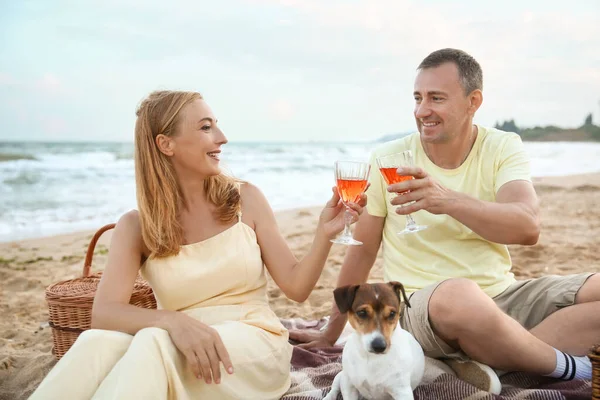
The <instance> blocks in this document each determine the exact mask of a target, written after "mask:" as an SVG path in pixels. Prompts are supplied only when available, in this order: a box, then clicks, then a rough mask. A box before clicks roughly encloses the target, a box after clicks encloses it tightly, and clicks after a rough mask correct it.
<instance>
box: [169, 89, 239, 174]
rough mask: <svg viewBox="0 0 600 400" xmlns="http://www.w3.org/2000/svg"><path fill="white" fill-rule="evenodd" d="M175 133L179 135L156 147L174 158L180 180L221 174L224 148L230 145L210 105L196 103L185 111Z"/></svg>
mask: <svg viewBox="0 0 600 400" xmlns="http://www.w3.org/2000/svg"><path fill="white" fill-rule="evenodd" d="M176 129H177V134H175V135H174V136H172V137H170V138H166V137H163V138H164V139H160V140H158V142H157V143H158V145H159V148H161V151H163V153H165V154H167V155H169V156H171V161H172V162H173V165H174V167H175V170H176V171H177V174H178V176H180V177H181V176H182V175H184V176H187V175H193V176H201V177H209V176H213V175H218V174H220V173H221V169H220V168H219V158H220V153H221V146H222V145H224V144H225V143H227V138H226V137H225V135H224V134H223V132H222V131H221V130H220V129H219V127H218V126H217V119H216V118H215V116H214V114H213V112H212V110H211V109H210V107H209V106H208V104H206V102H205V101H204V100H202V99H197V100H194V101H193V102H191V103H190V104H187V105H186V106H185V107H183V108H182V109H181V111H180V118H179V125H178V126H177V128H176ZM164 140H166V141H167V142H166V143H162V144H161V141H163V142H164ZM165 147H166V148H167V151H165Z"/></svg>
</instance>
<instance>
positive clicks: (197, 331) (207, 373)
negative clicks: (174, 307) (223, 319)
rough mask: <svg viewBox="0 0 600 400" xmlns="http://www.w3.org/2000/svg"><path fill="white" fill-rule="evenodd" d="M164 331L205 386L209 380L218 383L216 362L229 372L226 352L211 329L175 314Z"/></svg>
mask: <svg viewBox="0 0 600 400" xmlns="http://www.w3.org/2000/svg"><path fill="white" fill-rule="evenodd" d="M167 331H168V332H169V335H170V336H171V340H173V343H174V344H175V346H176V347H177V348H178V349H179V350H180V351H181V352H182V353H183V354H184V355H185V358H186V360H187V363H188V365H189V366H190V368H191V369H192V371H193V372H194V375H195V376H196V377H197V378H198V379H202V378H204V381H205V382H206V383H211V377H212V379H214V381H215V383H220V382H221V371H220V368H219V362H222V363H223V366H224V367H225V370H226V371H227V372H228V373H230V374H232V373H233V366H232V365H231V360H230V359H229V353H228V352H227V350H226V349H225V346H224V345H223V342H222V341H221V337H220V336H219V333H218V332H217V331H216V330H215V329H214V328H211V327H210V326H208V325H206V324H203V323H202V322H200V321H198V320H195V319H194V318H192V317H190V316H188V315H186V314H184V313H181V312H177V313H174V314H172V316H171V317H170V320H169V321H168V322H167Z"/></svg>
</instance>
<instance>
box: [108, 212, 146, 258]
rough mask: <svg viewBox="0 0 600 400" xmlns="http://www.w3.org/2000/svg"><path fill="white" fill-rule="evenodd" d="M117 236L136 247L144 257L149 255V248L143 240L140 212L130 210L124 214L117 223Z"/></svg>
mask: <svg viewBox="0 0 600 400" xmlns="http://www.w3.org/2000/svg"><path fill="white" fill-rule="evenodd" d="M115 234H118V235H119V236H120V237H121V238H122V239H123V240H125V241H127V242H128V243H131V245H133V246H135V247H136V248H137V249H139V250H140V252H141V253H142V254H143V255H147V254H148V248H147V247H146V246H145V245H144V240H143V238H142V223H141V217H140V213H139V211H138V210H130V211H127V212H126V213H125V214H123V215H122V216H121V217H120V218H119V220H118V221H117V224H116V227H115Z"/></svg>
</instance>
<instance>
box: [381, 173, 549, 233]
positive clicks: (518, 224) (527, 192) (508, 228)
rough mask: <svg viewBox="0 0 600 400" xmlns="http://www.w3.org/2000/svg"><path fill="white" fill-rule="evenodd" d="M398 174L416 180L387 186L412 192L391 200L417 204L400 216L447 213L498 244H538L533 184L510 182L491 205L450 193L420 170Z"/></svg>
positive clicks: (537, 212) (464, 195)
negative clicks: (421, 212)
mask: <svg viewBox="0 0 600 400" xmlns="http://www.w3.org/2000/svg"><path fill="white" fill-rule="evenodd" d="M399 174H402V175H412V176H414V177H415V179H413V180H410V181H405V182H401V183H396V184H393V185H390V186H389V187H388V191H390V192H396V193H401V192H403V191H406V190H410V193H406V194H403V195H399V196H397V197H395V198H394V199H392V201H391V203H392V204H393V205H401V204H405V203H409V202H412V201H414V203H413V204H409V205H407V206H404V207H398V208H397V209H396V212H397V213H398V214H401V215H406V214H409V213H413V212H415V211H418V210H426V211H429V212H430V213H432V214H447V215H449V216H451V217H452V218H454V219H456V220H457V221H459V222H461V223H462V224H463V225H465V226H467V227H468V228H470V229H471V230H473V232H475V233H477V234H478V235H480V236H481V237H483V238H484V239H487V240H489V241H492V242H495V243H501V244H522V245H533V244H535V243H537V240H538V237H539V234H540V219H539V202H538V198H537V195H536V193H535V190H534V188H533V185H532V184H531V182H529V181H525V180H513V181H510V182H507V183H505V184H504V185H502V187H500V189H499V190H498V193H497V194H496V201H495V202H489V201H483V200H479V199H476V198H474V197H472V196H469V195H467V194H465V193H459V192H455V191H453V190H450V189H448V188H446V187H444V186H442V185H441V184H440V183H439V182H437V181H436V180H435V179H433V178H432V177H431V176H429V175H428V174H427V173H426V172H425V171H424V170H423V169H421V168H415V167H411V168H408V167H407V168H402V171H401V172H399Z"/></svg>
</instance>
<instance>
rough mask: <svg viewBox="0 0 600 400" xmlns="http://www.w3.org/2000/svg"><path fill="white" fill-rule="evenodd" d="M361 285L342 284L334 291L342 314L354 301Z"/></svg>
mask: <svg viewBox="0 0 600 400" xmlns="http://www.w3.org/2000/svg"><path fill="white" fill-rule="evenodd" d="M359 286H360V285H349V286H341V287H339V288H336V289H335V290H334V291H333V297H334V299H335V304H336V305H337V308H338V309H339V310H340V312H341V313H342V314H344V313H346V312H348V310H350V309H351V308H352V303H354V296H356V291H357V290H358V287H359Z"/></svg>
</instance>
